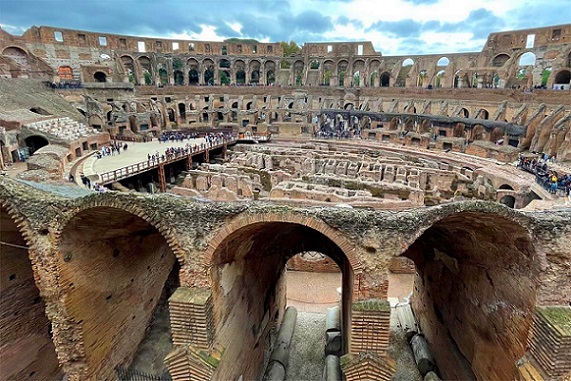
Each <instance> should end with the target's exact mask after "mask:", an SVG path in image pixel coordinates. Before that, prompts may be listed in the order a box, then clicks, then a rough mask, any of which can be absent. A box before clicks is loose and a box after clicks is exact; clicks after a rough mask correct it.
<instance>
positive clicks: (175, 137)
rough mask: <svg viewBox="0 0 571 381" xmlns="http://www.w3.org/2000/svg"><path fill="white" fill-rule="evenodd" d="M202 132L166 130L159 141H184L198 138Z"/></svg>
mask: <svg viewBox="0 0 571 381" xmlns="http://www.w3.org/2000/svg"><path fill="white" fill-rule="evenodd" d="M199 137H200V134H199V133H198V132H181V131H165V132H163V133H162V135H161V136H160V137H159V143H166V142H183V141H185V140H190V139H198V138H199Z"/></svg>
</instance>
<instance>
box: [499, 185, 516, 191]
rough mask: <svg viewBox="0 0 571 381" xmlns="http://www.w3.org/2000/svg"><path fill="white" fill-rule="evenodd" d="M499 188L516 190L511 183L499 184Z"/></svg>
mask: <svg viewBox="0 0 571 381" xmlns="http://www.w3.org/2000/svg"><path fill="white" fill-rule="evenodd" d="M498 189H507V190H514V188H513V187H512V186H511V185H509V184H502V185H500V186H499V188H498Z"/></svg>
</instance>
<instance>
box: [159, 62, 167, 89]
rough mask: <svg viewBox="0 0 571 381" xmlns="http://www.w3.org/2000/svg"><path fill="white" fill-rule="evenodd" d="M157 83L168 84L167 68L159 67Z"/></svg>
mask: <svg viewBox="0 0 571 381" xmlns="http://www.w3.org/2000/svg"><path fill="white" fill-rule="evenodd" d="M158 72H159V83H160V84H161V85H163V86H166V85H168V84H169V73H168V71H167V69H165V68H164V67H160V68H159V70H158Z"/></svg>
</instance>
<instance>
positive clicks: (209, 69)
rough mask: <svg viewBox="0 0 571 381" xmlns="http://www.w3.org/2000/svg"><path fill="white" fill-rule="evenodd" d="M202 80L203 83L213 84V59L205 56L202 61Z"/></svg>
mask: <svg viewBox="0 0 571 381" xmlns="http://www.w3.org/2000/svg"><path fill="white" fill-rule="evenodd" d="M202 70H203V74H202V75H203V81H204V84H205V85H213V84H214V61H213V60H211V59H210V58H206V59H205V60H204V61H202Z"/></svg>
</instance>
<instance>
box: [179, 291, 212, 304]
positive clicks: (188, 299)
mask: <svg viewBox="0 0 571 381" xmlns="http://www.w3.org/2000/svg"><path fill="white" fill-rule="evenodd" d="M210 295H211V293H210V290H204V289H199V288H189V287H179V288H177V289H176V291H175V292H174V293H173V294H172V296H171V297H170V298H169V301H173V302H181V303H192V304H199V305H203V304H205V303H206V302H207V301H208V298H210Z"/></svg>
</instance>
